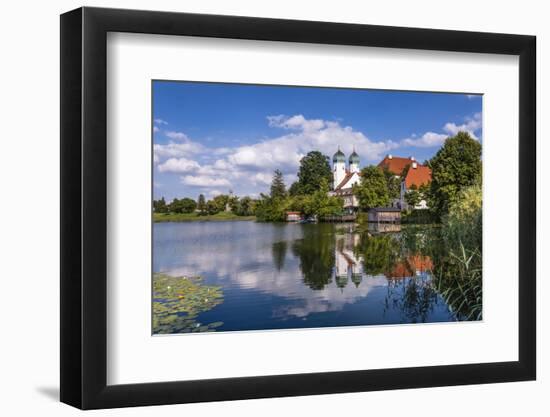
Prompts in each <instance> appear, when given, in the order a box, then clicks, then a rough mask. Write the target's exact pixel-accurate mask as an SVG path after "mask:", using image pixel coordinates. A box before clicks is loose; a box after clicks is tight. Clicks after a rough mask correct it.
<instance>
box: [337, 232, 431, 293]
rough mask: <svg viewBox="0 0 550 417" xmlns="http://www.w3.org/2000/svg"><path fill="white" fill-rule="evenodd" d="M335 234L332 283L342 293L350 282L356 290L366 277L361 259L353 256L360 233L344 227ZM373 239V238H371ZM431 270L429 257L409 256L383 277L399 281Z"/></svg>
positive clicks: (385, 272) (358, 256)
mask: <svg viewBox="0 0 550 417" xmlns="http://www.w3.org/2000/svg"><path fill="white" fill-rule="evenodd" d="M339 231H340V234H338V233H337V234H336V235H335V236H336V242H335V248H334V256H335V266H334V273H333V274H334V282H335V283H336V286H337V287H338V288H340V289H341V290H342V291H343V289H344V288H345V287H346V286H347V285H348V283H349V282H350V281H351V282H352V283H353V284H354V285H355V287H356V288H358V287H359V285H360V284H361V282H362V281H363V276H364V275H366V272H365V270H364V269H363V261H364V259H363V257H362V256H360V255H357V256H356V254H355V251H354V248H356V247H357V246H358V245H359V243H360V239H361V235H360V233H355V232H354V231H353V228H352V226H345V227H344V228H340V229H339ZM372 238H375V237H372ZM432 269H433V262H432V259H431V257H429V256H424V255H409V256H407V257H405V258H403V259H401V260H399V261H398V262H396V263H395V264H394V265H393V266H392V267H391V269H389V270H388V271H384V273H383V274H384V276H385V277H386V278H387V279H388V280H390V281H394V280H399V279H403V278H410V277H414V276H422V275H424V274H425V273H427V272H429V271H431V270H432Z"/></svg>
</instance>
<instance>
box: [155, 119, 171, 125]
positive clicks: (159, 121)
mask: <svg viewBox="0 0 550 417" xmlns="http://www.w3.org/2000/svg"><path fill="white" fill-rule="evenodd" d="M153 122H155V123H156V124H158V125H167V124H168V122H167V121H165V120H162V119H155V120H153Z"/></svg>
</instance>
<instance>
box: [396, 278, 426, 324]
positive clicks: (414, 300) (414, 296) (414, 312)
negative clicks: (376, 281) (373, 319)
mask: <svg viewBox="0 0 550 417" xmlns="http://www.w3.org/2000/svg"><path fill="white" fill-rule="evenodd" d="M436 303H437V292H436V291H435V289H434V288H433V285H432V283H431V281H430V280H429V279H428V278H426V277H423V278H419V277H413V278H407V279H403V280H392V281H390V285H389V286H388V295H387V296H386V308H388V307H390V306H391V307H393V308H394V309H397V310H400V311H401V312H402V313H403V315H404V321H406V322H408V323H424V322H426V320H427V318H428V315H429V314H430V313H431V312H432V311H433V308H434V306H435V304H436Z"/></svg>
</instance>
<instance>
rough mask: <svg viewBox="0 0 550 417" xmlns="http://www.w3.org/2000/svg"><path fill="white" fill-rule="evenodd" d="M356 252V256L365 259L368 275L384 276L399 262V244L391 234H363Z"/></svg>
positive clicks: (364, 265) (364, 264) (365, 268)
mask: <svg viewBox="0 0 550 417" xmlns="http://www.w3.org/2000/svg"><path fill="white" fill-rule="evenodd" d="M354 252H355V254H356V256H361V257H362V258H363V268H364V270H365V273H366V274H369V275H379V274H384V273H387V272H388V271H390V270H391V269H392V268H393V267H394V265H395V263H396V262H397V260H398V256H399V242H398V241H397V239H396V238H395V236H394V235H391V234H380V235H376V236H373V235H370V234H369V233H362V234H361V238H360V241H359V244H358V245H357V246H356V247H355V248H354Z"/></svg>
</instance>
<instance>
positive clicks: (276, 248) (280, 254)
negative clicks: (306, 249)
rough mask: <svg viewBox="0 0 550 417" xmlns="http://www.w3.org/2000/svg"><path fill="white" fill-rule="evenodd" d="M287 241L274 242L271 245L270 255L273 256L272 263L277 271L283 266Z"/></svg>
mask: <svg viewBox="0 0 550 417" xmlns="http://www.w3.org/2000/svg"><path fill="white" fill-rule="evenodd" d="M286 249H287V243H286V240H283V241H281V242H275V243H273V245H272V246H271V255H272V256H273V264H274V265H275V268H277V271H281V269H283V267H284V266H285V258H286Z"/></svg>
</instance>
